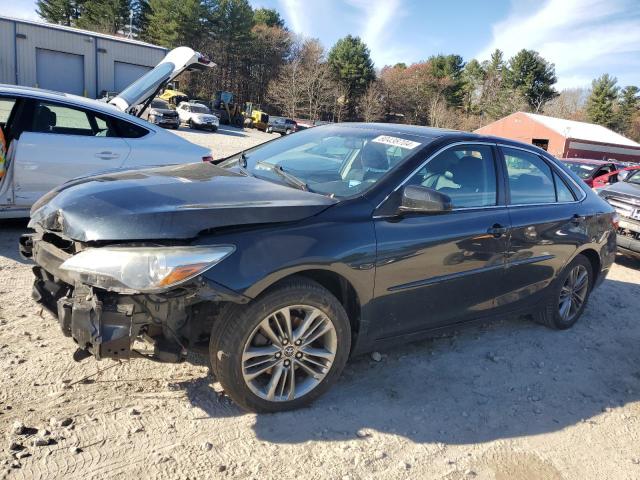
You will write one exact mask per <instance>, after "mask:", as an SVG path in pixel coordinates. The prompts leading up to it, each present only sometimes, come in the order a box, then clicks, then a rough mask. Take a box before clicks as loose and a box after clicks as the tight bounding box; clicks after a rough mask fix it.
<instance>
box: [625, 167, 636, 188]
mask: <svg viewBox="0 0 640 480" xmlns="http://www.w3.org/2000/svg"><path fill="white" fill-rule="evenodd" d="M625 182H627V183H633V184H635V185H640V170H634V171H632V172H631V173H630V174H629V176H628V177H627V178H626V180H625Z"/></svg>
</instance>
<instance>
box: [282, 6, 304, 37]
mask: <svg viewBox="0 0 640 480" xmlns="http://www.w3.org/2000/svg"><path fill="white" fill-rule="evenodd" d="M279 3H280V6H281V7H282V9H283V10H284V12H285V15H286V17H287V19H288V23H289V24H290V26H291V29H292V30H293V31H294V32H296V33H301V34H308V32H309V25H308V24H307V17H305V12H304V3H305V2H304V0H279Z"/></svg>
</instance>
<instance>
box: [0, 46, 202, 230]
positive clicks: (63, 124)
mask: <svg viewBox="0 0 640 480" xmlns="http://www.w3.org/2000/svg"><path fill="white" fill-rule="evenodd" d="M213 65H214V64H213V63H212V62H211V61H210V60H208V59H207V58H206V57H204V56H202V55H201V54H199V53H197V52H194V51H193V50H191V49H190V48H187V47H179V48H176V49H174V50H172V51H171V52H169V53H168V54H167V56H166V57H165V58H164V59H163V60H162V61H161V62H160V63H159V64H158V65H157V66H156V67H155V68H154V69H153V70H151V71H149V72H148V73H147V74H145V75H144V76H142V77H141V78H140V79H138V80H137V81H135V82H134V83H132V84H131V85H130V86H129V87H127V88H126V89H125V90H124V91H122V93H120V95H118V96H117V97H115V98H113V99H112V100H111V101H110V102H109V103H104V102H100V101H98V100H90V99H86V98H83V97H78V96H75V95H68V94H65V93H58V92H52V91H47V90H41V89H37V88H29V87H19V86H12V85H0V128H2V131H3V133H4V136H5V139H6V143H7V145H8V150H7V156H6V161H5V163H4V166H2V165H0V168H2V169H3V171H0V218H21V217H28V216H29V210H30V208H31V205H33V203H35V201H36V200H38V198H40V197H41V196H42V195H44V194H45V193H46V192H48V191H49V190H51V189H53V188H54V187H56V186H58V185H60V184H62V183H64V182H67V181H69V180H71V179H73V178H75V177H80V176H86V175H90V174H94V173H99V172H106V171H110V170H120V169H130V168H140V167H146V166H157V165H169V164H178V163H191V162H197V161H207V160H211V152H210V151H209V150H208V149H206V148H203V147H200V146H197V145H194V144H192V143H190V142H188V141H186V140H184V139H183V138H180V137H178V136H177V135H175V134H173V133H170V132H167V131H165V130H163V129H162V128H161V127H160V126H156V125H153V124H151V123H149V122H147V121H145V120H142V119H140V118H138V117H136V116H134V115H131V114H129V113H127V112H133V111H136V110H138V111H142V110H143V108H142V109H141V108H137V109H136V106H137V105H141V104H142V105H143V106H144V105H147V102H150V100H151V99H152V98H153V97H154V95H155V94H156V93H157V92H158V91H159V90H160V89H161V88H162V87H163V85H166V83H167V82H169V81H171V79H173V78H174V77H176V76H177V75H178V74H180V73H181V72H183V71H184V70H194V69H204V68H209V67H211V66H213Z"/></svg>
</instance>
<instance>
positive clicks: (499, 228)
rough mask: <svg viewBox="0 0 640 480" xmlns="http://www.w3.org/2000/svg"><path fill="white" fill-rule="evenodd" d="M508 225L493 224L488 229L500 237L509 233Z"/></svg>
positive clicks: (490, 232) (488, 231)
mask: <svg viewBox="0 0 640 480" xmlns="http://www.w3.org/2000/svg"><path fill="white" fill-rule="evenodd" d="M507 230H508V229H507V227H505V226H504V225H500V224H499V223H495V224H493V226H492V227H490V228H488V229H487V233H489V234H491V235H493V236H494V237H496V238H500V237H502V236H504V235H505V234H506V233H507Z"/></svg>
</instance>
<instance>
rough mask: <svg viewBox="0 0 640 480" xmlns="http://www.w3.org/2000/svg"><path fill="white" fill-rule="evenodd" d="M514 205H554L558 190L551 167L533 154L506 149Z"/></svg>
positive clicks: (505, 156) (505, 155)
mask: <svg viewBox="0 0 640 480" xmlns="http://www.w3.org/2000/svg"><path fill="white" fill-rule="evenodd" d="M504 158H505V161H506V163H507V174H508V176H509V189H510V192H511V204H512V205H528V204H536V203H554V202H555V201H556V190H555V184H554V180H553V174H552V172H551V167H549V165H547V164H546V162H545V161H544V160H542V159H541V158H540V157H538V156H537V155H535V154H533V153H529V152H525V151H522V150H516V149H513V148H505V149H504Z"/></svg>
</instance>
